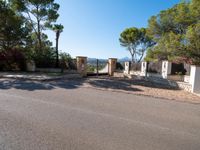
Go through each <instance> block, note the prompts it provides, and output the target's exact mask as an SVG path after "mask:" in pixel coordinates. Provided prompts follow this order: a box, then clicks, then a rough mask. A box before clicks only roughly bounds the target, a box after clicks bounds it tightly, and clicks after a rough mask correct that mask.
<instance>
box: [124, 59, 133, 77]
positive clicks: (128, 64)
mask: <svg viewBox="0 0 200 150" xmlns="http://www.w3.org/2000/svg"><path fill="white" fill-rule="evenodd" d="M130 69H131V62H130V61H127V62H125V70H124V73H125V74H130Z"/></svg>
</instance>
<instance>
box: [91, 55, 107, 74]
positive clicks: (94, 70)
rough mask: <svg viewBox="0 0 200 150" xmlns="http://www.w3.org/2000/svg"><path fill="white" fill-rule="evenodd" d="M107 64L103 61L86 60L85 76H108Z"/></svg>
mask: <svg viewBox="0 0 200 150" xmlns="http://www.w3.org/2000/svg"><path fill="white" fill-rule="evenodd" d="M108 71H109V64H108V60H105V59H90V58H89V59H88V60H87V75H88V76H100V75H108Z"/></svg>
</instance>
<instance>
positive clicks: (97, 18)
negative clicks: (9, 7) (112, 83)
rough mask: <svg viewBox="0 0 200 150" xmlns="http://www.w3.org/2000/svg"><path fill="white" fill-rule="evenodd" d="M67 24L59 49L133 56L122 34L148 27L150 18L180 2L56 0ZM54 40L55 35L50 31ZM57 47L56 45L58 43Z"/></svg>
mask: <svg viewBox="0 0 200 150" xmlns="http://www.w3.org/2000/svg"><path fill="white" fill-rule="evenodd" d="M56 2H57V3H59V4H60V10H59V14H60V17H59V19H58V23H61V24H63V25H64V27H65V29H64V32H63V33H62V34H61V37H60V41H59V43H60V44H59V49H60V50H62V51H63V52H68V53H70V54H71V55H72V56H73V57H75V56H80V55H81V56H88V57H92V58H110V57H115V58H122V57H126V56H128V57H129V53H128V52H127V51H126V50H125V48H123V47H121V46H120V43H119V35H120V33H121V32H122V31H123V30H124V29H125V28H128V27H139V28H140V27H147V24H148V19H149V18H150V17H151V16H152V15H156V14H158V13H159V11H160V10H164V9H167V8H169V7H172V6H173V5H174V4H177V3H179V2H180V0H56ZM48 36H49V38H50V40H51V41H53V42H54V41H55V34H54V33H53V32H52V31H48ZM54 45H55V42H54Z"/></svg>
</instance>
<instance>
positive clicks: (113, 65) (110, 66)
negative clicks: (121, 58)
mask: <svg viewBox="0 0 200 150" xmlns="http://www.w3.org/2000/svg"><path fill="white" fill-rule="evenodd" d="M116 66H117V58H109V59H108V74H109V75H110V76H113V75H114V72H115V70H116Z"/></svg>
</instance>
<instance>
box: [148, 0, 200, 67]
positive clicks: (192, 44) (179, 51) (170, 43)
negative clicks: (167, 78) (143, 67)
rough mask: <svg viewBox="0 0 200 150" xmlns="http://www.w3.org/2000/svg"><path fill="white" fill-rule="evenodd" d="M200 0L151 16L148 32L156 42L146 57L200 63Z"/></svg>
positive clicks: (183, 3) (182, 3)
mask: <svg viewBox="0 0 200 150" xmlns="http://www.w3.org/2000/svg"><path fill="white" fill-rule="evenodd" d="M199 6H200V1H199V0H192V1H189V2H181V3H180V4H177V5H175V6H174V7H172V8H170V9H168V10H164V11H161V12H160V13H159V14H158V15H156V16H152V17H151V18H150V19H149V25H148V29H147V34H148V36H149V37H151V38H152V39H153V40H154V41H155V42H156V45H155V46H154V47H152V48H151V49H149V50H148V52H147V55H146V58H145V60H146V61H150V60H151V61H152V60H153V61H156V60H170V61H177V62H183V61H184V62H187V63H190V64H194V65H200V7H199Z"/></svg>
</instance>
